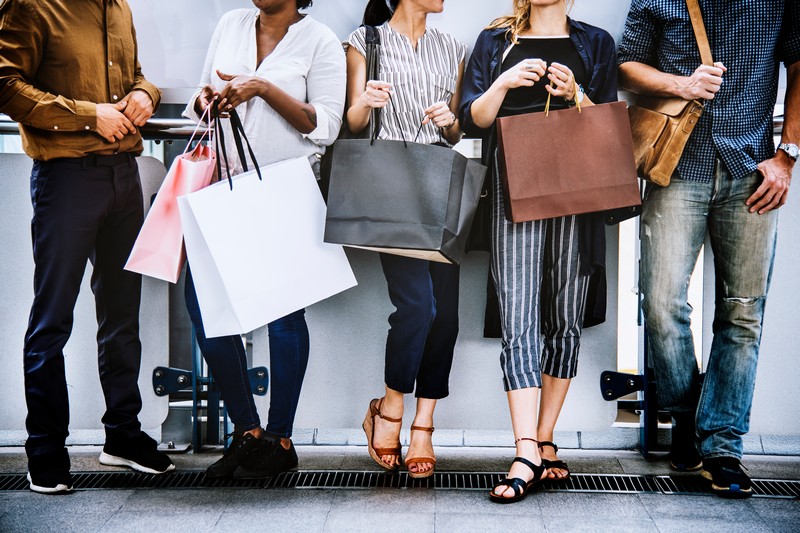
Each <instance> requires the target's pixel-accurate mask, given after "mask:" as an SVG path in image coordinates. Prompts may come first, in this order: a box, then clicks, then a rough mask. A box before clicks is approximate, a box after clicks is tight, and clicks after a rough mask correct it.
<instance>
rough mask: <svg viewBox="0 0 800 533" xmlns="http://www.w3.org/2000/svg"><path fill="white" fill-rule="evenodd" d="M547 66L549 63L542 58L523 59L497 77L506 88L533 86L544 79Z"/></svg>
mask: <svg viewBox="0 0 800 533" xmlns="http://www.w3.org/2000/svg"><path fill="white" fill-rule="evenodd" d="M546 68H547V63H545V62H544V61H542V60H541V59H523V60H522V61H520V62H519V63H517V64H516V65H514V66H513V67H511V68H510V69H509V70H507V71H505V72H503V73H502V74H501V75H500V77H499V78H498V79H497V82H498V83H500V84H501V86H502V87H504V88H505V89H506V90H509V89H516V88H518V87H533V85H534V84H535V83H536V82H537V81H539V80H540V79H542V77H543V76H544V73H545V69H546Z"/></svg>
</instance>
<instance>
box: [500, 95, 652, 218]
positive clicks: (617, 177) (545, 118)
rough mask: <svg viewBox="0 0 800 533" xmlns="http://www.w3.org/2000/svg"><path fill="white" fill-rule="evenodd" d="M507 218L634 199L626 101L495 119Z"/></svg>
mask: <svg viewBox="0 0 800 533" xmlns="http://www.w3.org/2000/svg"><path fill="white" fill-rule="evenodd" d="M497 133H498V147H499V154H498V155H499V166H500V177H501V181H502V184H503V189H504V191H503V192H504V196H505V202H506V217H507V218H508V219H509V220H510V221H511V222H526V221H530V220H542V219H546V218H554V217H563V216H569V215H578V214H583V213H593V212H597V211H608V210H611V209H617V208H621V207H630V206H636V205H640V204H641V199H640V195H639V181H638V177H637V175H636V165H635V163H634V160H633V140H632V138H631V128H630V123H629V122H628V114H627V108H626V105H625V102H614V103H610V104H598V105H594V106H589V107H583V108H572V109H563V110H558V111H549V112H543V113H529V114H525V115H517V116H512V117H503V118H499V119H497Z"/></svg>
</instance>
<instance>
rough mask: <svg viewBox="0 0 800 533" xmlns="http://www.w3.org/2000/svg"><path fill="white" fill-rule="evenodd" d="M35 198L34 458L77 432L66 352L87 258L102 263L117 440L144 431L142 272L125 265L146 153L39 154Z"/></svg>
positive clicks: (101, 335) (108, 417) (102, 360)
mask: <svg viewBox="0 0 800 533" xmlns="http://www.w3.org/2000/svg"><path fill="white" fill-rule="evenodd" d="M31 202H32V203H33V220H32V222H31V236H32V239H33V259H34V263H35V271H34V280H33V283H34V300H33V306H32V308H31V314H30V319H29V322H28V331H27V333H26V334H25V346H24V368H25V398H26V401H27V405H28V417H27V419H26V422H25V424H26V427H27V430H28V440H27V442H26V445H25V447H26V450H27V452H28V455H29V456H33V455H42V454H47V453H51V452H54V451H56V450H59V449H61V448H63V446H64V443H65V440H66V438H67V435H68V434H69V431H68V425H69V399H68V396H67V383H66V378H65V373H64V353H63V349H64V345H66V344H67V340H69V336H70V334H71V332H72V322H73V309H74V307H75V301H76V300H77V298H78V291H79V290H80V285H81V280H82V278H83V273H84V270H85V269H86V260H87V259H89V260H91V262H92V265H93V267H94V268H93V271H92V291H93V292H94V295H95V304H96V309H97V325H98V330H97V355H98V365H99V371H100V384H101V386H102V389H103V395H104V396H105V402H106V412H105V414H104V415H103V418H102V422H103V424H104V425H105V428H106V436H107V437H109V436H111V437H118V438H127V437H136V436H138V435H139V433H140V431H141V426H140V424H139V420H138V414H139V411H140V410H141V408H142V399H141V396H140V394H139V386H138V384H137V381H138V378H139V366H140V363H141V352H142V345H141V343H140V341H139V299H140V296H141V276H139V275H138V274H134V273H131V272H128V271H126V270H123V266H124V265H125V262H126V261H127V259H128V255H129V254H130V251H131V248H132V246H133V243H134V241H135V240H136V236H137V234H138V232H139V228H140V227H141V225H142V220H143V217H144V214H143V205H142V186H141V182H140V181H139V171H138V167H137V165H136V159H135V158H134V157H133V156H132V155H128V154H119V155H114V156H87V157H85V158H78V159H57V160H53V161H48V162H42V161H34V164H33V171H32V174H31ZM75 355H78V356H79V357H85V355H86V354H75Z"/></svg>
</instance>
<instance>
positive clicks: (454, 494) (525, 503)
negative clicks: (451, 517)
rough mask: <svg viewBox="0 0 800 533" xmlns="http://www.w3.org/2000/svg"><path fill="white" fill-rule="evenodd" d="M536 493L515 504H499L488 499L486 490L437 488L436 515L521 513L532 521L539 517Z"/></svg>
mask: <svg viewBox="0 0 800 533" xmlns="http://www.w3.org/2000/svg"><path fill="white" fill-rule="evenodd" d="M538 496H539V495H538V494H535V493H531V494H529V495H528V497H527V498H525V499H524V500H522V501H521V502H517V503H515V504H513V505H512V504H500V503H495V502H493V501H491V500H490V499H489V491H488V490H471V491H463V490H462V491H456V490H437V491H436V515H437V516H438V515H439V514H440V513H448V514H450V513H457V514H474V513H480V514H486V515H504V516H515V515H521V516H526V517H530V518H531V519H532V521H533V523H534V524H535V523H536V520H535V519H536V518H538V517H541V510H540V509H539V504H538V502H537V498H538Z"/></svg>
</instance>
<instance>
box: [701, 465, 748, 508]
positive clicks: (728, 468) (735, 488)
mask: <svg viewBox="0 0 800 533" xmlns="http://www.w3.org/2000/svg"><path fill="white" fill-rule="evenodd" d="M742 468H744V466H742V463H741V462H740V461H739V459H738V458H736V457H714V458H713V459H704V460H703V472H702V475H703V477H704V478H706V479H707V480H709V481H711V490H712V491H713V492H714V494H719V495H720V496H723V497H726V498H749V497H750V496H752V495H753V484H752V482H751V481H750V476H748V475H747V474H745V473H744V471H743V470H742Z"/></svg>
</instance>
